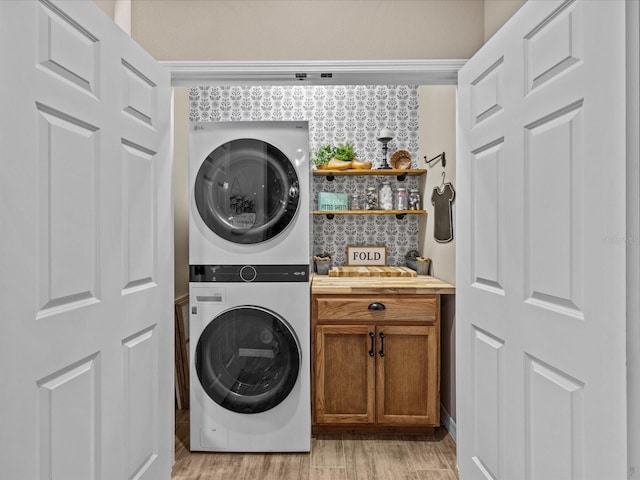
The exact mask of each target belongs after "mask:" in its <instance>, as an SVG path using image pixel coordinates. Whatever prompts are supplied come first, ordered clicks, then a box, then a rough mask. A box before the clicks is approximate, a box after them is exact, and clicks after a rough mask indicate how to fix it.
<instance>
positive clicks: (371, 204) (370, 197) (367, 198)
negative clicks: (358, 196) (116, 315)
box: [364, 186, 378, 210]
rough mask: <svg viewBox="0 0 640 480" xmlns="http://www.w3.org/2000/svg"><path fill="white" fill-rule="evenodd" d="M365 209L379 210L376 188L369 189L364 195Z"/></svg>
mask: <svg viewBox="0 0 640 480" xmlns="http://www.w3.org/2000/svg"><path fill="white" fill-rule="evenodd" d="M364 209H365V210H378V190H377V189H376V187H373V186H371V187H367V191H366V192H365V194H364Z"/></svg>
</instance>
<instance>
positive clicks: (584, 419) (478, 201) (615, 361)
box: [456, 0, 626, 480]
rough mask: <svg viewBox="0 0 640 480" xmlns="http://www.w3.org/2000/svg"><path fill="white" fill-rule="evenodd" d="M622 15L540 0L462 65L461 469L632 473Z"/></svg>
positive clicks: (467, 473) (514, 474) (490, 475)
mask: <svg viewBox="0 0 640 480" xmlns="http://www.w3.org/2000/svg"><path fill="white" fill-rule="evenodd" d="M624 25H625V4H624V2H622V1H595V0H594V1H581V0H577V1H567V2H562V1H555V0H553V1H552V0H548V1H535V0H534V1H529V2H527V3H526V4H525V5H524V6H523V7H522V8H521V9H520V10H519V11H518V12H517V13H516V14H515V15H514V17H513V18H512V19H511V20H510V21H509V22H508V23H507V24H506V25H505V26H504V27H503V28H502V29H501V30H500V32H499V33H498V34H497V35H496V36H494V37H493V38H492V39H491V40H490V41H489V42H488V43H487V44H486V45H485V46H484V47H483V48H482V49H481V50H480V51H479V52H478V53H477V54H476V55H475V56H474V57H473V58H472V59H471V60H470V61H469V62H468V63H467V64H466V65H465V66H464V67H463V68H462V69H461V71H460V74H459V90H458V101H459V103H458V121H459V132H458V138H459V140H458V141H459V145H458V167H457V168H458V192H459V193H458V199H457V200H456V201H457V202H458V224H457V228H458V236H457V238H458V240H457V241H458V246H457V252H458V257H457V269H458V270H457V279H458V285H457V301H458V305H457V308H456V310H457V322H458V324H457V329H456V330H457V352H458V359H457V366H458V376H457V399H458V403H457V405H458V412H457V432H458V440H459V443H458V466H459V469H460V475H461V478H463V479H472V478H487V479H498V478H501V479H531V480H534V479H536V480H557V479H584V478H591V479H604V478H626V396H625V245H624V243H625V242H624V240H623V239H624V237H625V188H624V185H625V181H624V173H625V63H624V61H625V56H624V55H625V31H624Z"/></svg>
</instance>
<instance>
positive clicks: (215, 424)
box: [189, 266, 311, 452]
mask: <svg viewBox="0 0 640 480" xmlns="http://www.w3.org/2000/svg"><path fill="white" fill-rule="evenodd" d="M214 268H215V267H212V266H208V267H207V269H208V272H206V273H204V274H203V276H202V279H203V280H204V281H203V282H192V283H190V286H189V294H190V298H191V309H192V310H191V315H190V326H189V328H190V338H191V342H190V379H191V388H190V392H191V393H190V395H191V398H190V400H191V405H190V409H191V415H190V417H191V418H190V423H191V427H190V428H191V432H190V433H191V450H192V451H211V452H218V451H226V452H308V451H309V450H310V448H311V392H310V388H311V387H310V384H311V372H310V313H309V308H310V300H309V297H310V292H309V283H308V278H306V276H305V277H296V278H305V280H307V281H299V282H291V283H282V282H274V281H272V280H267V282H266V283H265V282H262V281H260V279H261V278H262V277H261V273H260V272H258V273H257V276H256V281H255V282H250V283H245V282H244V281H242V280H238V281H235V282H213V283H210V280H211V278H214V277H213V276H215V275H216V273H215V272H212V271H211V269H214ZM244 268H246V267H244ZM289 268H290V267H289ZM258 270H259V269H258ZM212 275H213V276H212ZM229 275H230V276H231V274H229ZM239 276H240V274H239V272H236V277H238V278H239ZM272 276H273V274H272ZM272 276H271V277H270V278H272ZM216 278H217V277H216Z"/></svg>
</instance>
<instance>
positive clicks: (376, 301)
mask: <svg viewBox="0 0 640 480" xmlns="http://www.w3.org/2000/svg"><path fill="white" fill-rule="evenodd" d="M439 307H440V301H439V295H415V294H413V295H412V294H408V295H404V294H384V295H369V294H367V295H314V296H313V304H312V309H313V339H312V342H313V352H314V355H313V365H314V367H313V378H314V382H313V399H314V402H313V404H314V432H316V433H322V432H326V433H329V432H338V431H352V432H371V433H374V432H387V431H394V432H398V431H409V430H415V431H416V432H420V433H423V432H424V433H429V432H430V431H432V430H433V427H434V426H438V425H439V424H440V398H439V388H440V340H439V338H440V330H439V329H440V324H439V319H440V317H439Z"/></svg>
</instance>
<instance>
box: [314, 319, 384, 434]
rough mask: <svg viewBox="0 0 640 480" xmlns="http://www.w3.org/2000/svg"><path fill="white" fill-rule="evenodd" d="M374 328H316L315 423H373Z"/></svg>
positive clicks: (363, 326)
mask: <svg viewBox="0 0 640 480" xmlns="http://www.w3.org/2000/svg"><path fill="white" fill-rule="evenodd" d="M374 335H375V327H373V326H369V325H318V326H317V327H316V331H315V352H314V354H315V355H314V359H315V369H314V375H315V382H314V384H315V392H314V398H315V408H316V421H317V422H318V423H373V422H374V421H375V393H374V392H375V373H374V372H375V355H376V353H375V345H374V343H375V337H374Z"/></svg>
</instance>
